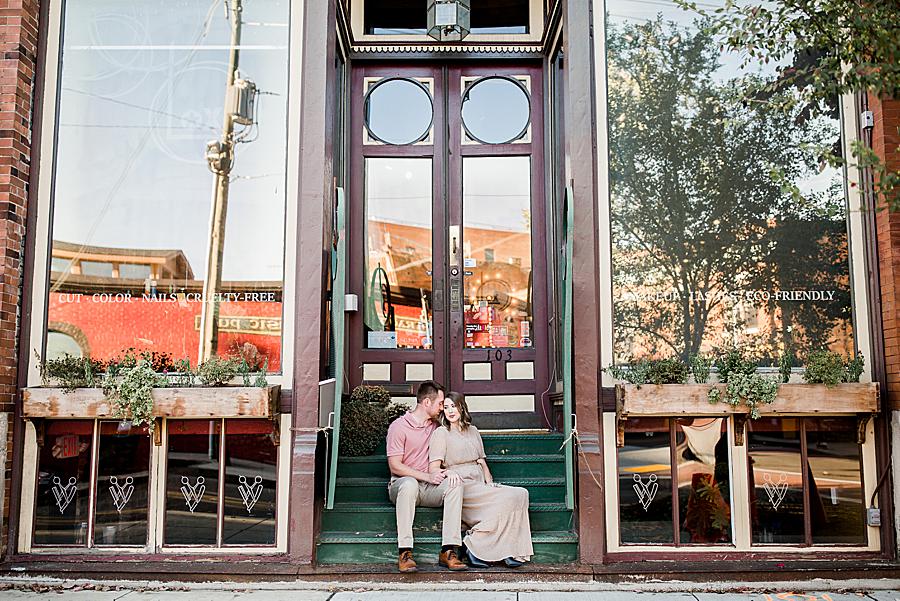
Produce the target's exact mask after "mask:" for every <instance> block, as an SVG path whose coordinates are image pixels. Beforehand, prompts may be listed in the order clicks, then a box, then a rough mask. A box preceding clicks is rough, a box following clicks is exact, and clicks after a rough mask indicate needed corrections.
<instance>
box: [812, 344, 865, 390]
mask: <svg viewBox="0 0 900 601" xmlns="http://www.w3.org/2000/svg"><path fill="white" fill-rule="evenodd" d="M864 367H865V359H864V358H863V356H862V355H861V354H857V355H856V356H855V357H853V358H852V359H844V357H843V356H842V355H839V354H838V353H834V352H831V351H826V350H821V351H815V352H812V353H810V354H809V357H808V358H807V359H806V370H805V371H804V372H803V379H804V380H806V382H807V383H808V384H824V385H825V386H827V387H828V388H834V387H835V386H837V385H838V384H841V383H842V382H859V376H860V375H862V372H863V369H864Z"/></svg>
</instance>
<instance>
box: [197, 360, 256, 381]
mask: <svg viewBox="0 0 900 601" xmlns="http://www.w3.org/2000/svg"><path fill="white" fill-rule="evenodd" d="M242 365H244V366H246V365H247V364H246V363H244V362H242V361H241V360H240V359H235V358H233V357H219V356H213V357H210V358H209V359H207V360H206V361H204V362H203V363H201V364H200V366H199V367H198V368H197V379H198V380H200V382H201V383H202V384H203V385H204V386H224V385H225V384H227V383H228V382H230V381H231V380H232V379H233V378H236V377H237V376H239V375H241V374H242V371H243V370H242Z"/></svg>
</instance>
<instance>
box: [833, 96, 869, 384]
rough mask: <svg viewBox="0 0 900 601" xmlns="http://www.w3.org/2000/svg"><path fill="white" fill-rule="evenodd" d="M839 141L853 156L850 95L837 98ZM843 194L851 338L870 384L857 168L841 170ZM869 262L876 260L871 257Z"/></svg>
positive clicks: (865, 270)
mask: <svg viewBox="0 0 900 601" xmlns="http://www.w3.org/2000/svg"><path fill="white" fill-rule="evenodd" d="M840 108H841V139H842V140H843V145H844V152H843V155H844V156H845V157H851V156H853V151H852V145H853V143H854V142H855V141H856V140H857V139H858V135H857V120H858V118H859V117H858V115H857V114H856V100H855V98H854V96H853V94H844V95H843V96H842V97H841V106H840ZM843 180H844V193H845V195H846V203H847V204H846V207H847V221H848V224H847V236H848V247H849V249H848V250H849V255H850V285H851V298H852V307H853V337H854V338H855V339H856V345H857V350H858V351H859V352H861V353H862V354H863V355H865V357H866V363H865V369H864V371H863V374H862V376H861V377H860V381H862V382H871V381H872V357H873V356H874V353H873V346H872V324H871V323H870V321H869V316H870V315H871V312H870V311H871V306H870V305H869V302H870V301H869V295H868V294H867V290H866V288H867V284H868V265H867V264H866V245H865V234H864V227H865V226H864V224H863V221H864V218H865V215H866V210H865V204H864V199H863V194H862V185H861V181H860V174H859V169H858V168H851V167H847V168H845V169H844V177H843ZM871 259H872V260H873V261H874V260H877V259H876V258H875V257H871Z"/></svg>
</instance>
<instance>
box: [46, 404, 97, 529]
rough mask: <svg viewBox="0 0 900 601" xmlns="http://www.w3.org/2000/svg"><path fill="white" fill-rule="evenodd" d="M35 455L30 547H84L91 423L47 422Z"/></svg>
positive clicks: (89, 502)
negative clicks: (32, 530) (35, 476)
mask: <svg viewBox="0 0 900 601" xmlns="http://www.w3.org/2000/svg"><path fill="white" fill-rule="evenodd" d="M43 434H44V436H43V441H39V442H43V446H41V447H40V451H39V455H38V482H37V497H36V499H35V510H34V513H35V515H34V544H35V545H54V546H68V545H77V546H85V545H87V541H88V519H89V518H88V516H89V515H90V505H91V500H90V496H91V495H90V490H91V456H92V454H93V435H94V422H93V421H91V420H80V421H69V420H66V421H50V422H46V424H45V428H44V433H43Z"/></svg>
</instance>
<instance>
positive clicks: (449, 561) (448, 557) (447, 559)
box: [438, 549, 469, 572]
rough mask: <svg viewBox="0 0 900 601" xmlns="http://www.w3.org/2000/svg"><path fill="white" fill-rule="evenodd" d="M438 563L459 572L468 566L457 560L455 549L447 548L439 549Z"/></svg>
mask: <svg viewBox="0 0 900 601" xmlns="http://www.w3.org/2000/svg"><path fill="white" fill-rule="evenodd" d="M438 563H439V564H440V565H442V566H445V567H446V568H447V569H448V570H453V571H454V572H460V571H462V570H468V569H469V566H467V565H466V564H464V563H463V562H461V561H460V560H459V556H458V555H457V554H456V549H447V550H446V551H441V554H440V555H438Z"/></svg>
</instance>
